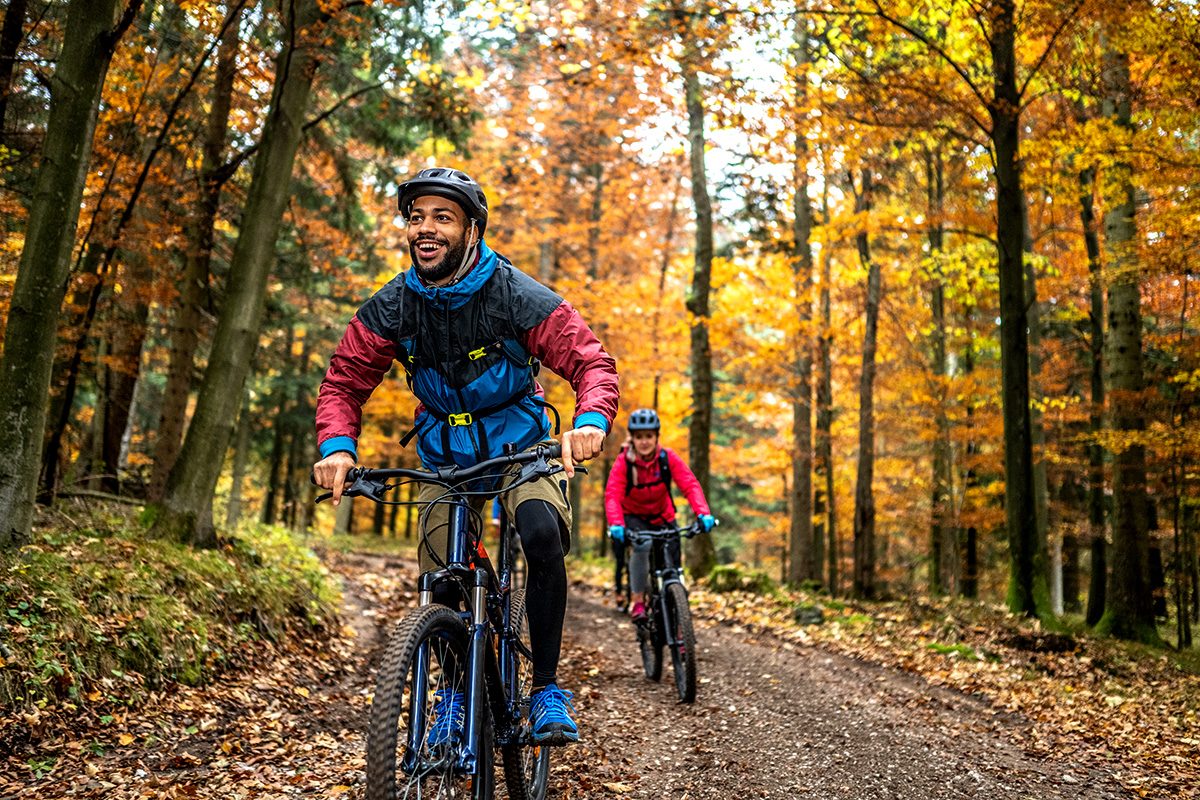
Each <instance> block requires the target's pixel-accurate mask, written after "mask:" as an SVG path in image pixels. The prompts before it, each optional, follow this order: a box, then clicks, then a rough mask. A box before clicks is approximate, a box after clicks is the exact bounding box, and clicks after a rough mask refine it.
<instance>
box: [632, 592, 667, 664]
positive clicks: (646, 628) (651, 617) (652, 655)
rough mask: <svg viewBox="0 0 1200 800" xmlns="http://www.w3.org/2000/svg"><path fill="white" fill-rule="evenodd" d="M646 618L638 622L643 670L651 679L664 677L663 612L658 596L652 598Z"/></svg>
mask: <svg viewBox="0 0 1200 800" xmlns="http://www.w3.org/2000/svg"><path fill="white" fill-rule="evenodd" d="M646 612H647V614H646V619H645V620H644V621H642V622H639V623H637V638H638V649H639V650H641V653H642V671H643V672H645V673H646V677H647V678H648V679H649V680H652V681H657V680H661V679H662V666H663V664H662V649H663V635H662V630H663V627H662V614H661V613H660V611H659V602H658V597H657V596H652V597H651V598H650V605H649V606H648V607H647V609H646Z"/></svg>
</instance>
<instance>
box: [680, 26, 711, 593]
mask: <svg viewBox="0 0 1200 800" xmlns="http://www.w3.org/2000/svg"><path fill="white" fill-rule="evenodd" d="M685 47H686V49H687V50H688V52H687V53H685V55H684V58H683V62H682V66H683V83H684V90H685V94H686V97H687V112H688V144H689V149H690V154H691V158H690V160H691V175H692V203H693V205H694V207H695V210H696V255H695V262H694V266H693V268H692V290H691V293H690V294H689V295H688V299H687V310H688V312H689V313H690V314H691V317H692V321H691V365H690V366H691V373H692V375H691V378H692V418H691V423H690V424H689V426H688V459H689V461H690V462H691V463H690V466H691V468H692V472H694V473H695V474H696V479H697V480H699V481H700V487H701V488H702V489H703V490H704V494H705V496H711V491H710V490H711V480H710V472H711V470H710V466H709V463H710V462H709V444H710V442H711V439H712V417H713V377H712V349H711V347H710V345H709V341H708V317H709V293H710V290H711V288H712V258H713V220H712V204H711V202H710V201H709V197H708V178H707V177H706V175H705V169H704V145H705V141H704V98H703V96H702V95H701V87H700V76H699V75H698V74H697V72H696V67H695V64H694V63H693V59H694V58H695V53H694V51H693V46H692V45H691V44H686V43H685ZM716 561H717V559H716V550H715V548H714V547H713V541H712V537H711V536H696V537H694V538H692V539H691V540H690V541H689V544H688V563H689V566H690V567H691V569H692V573H693V574H694V575H696V576H699V577H703V576H705V575H708V573H709V572H711V571H712V568H713V565H715V564H716Z"/></svg>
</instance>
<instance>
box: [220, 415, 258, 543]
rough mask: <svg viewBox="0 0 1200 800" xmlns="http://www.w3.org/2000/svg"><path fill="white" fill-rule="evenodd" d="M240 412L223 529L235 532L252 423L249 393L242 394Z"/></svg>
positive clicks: (240, 512) (240, 508)
mask: <svg viewBox="0 0 1200 800" xmlns="http://www.w3.org/2000/svg"><path fill="white" fill-rule="evenodd" d="M242 394H243V396H244V399H243V400H242V410H241V413H239V414H238V423H237V434H236V435H235V436H234V440H233V470H232V471H233V475H232V476H231V479H230V487H229V505H228V507H227V508H226V509H225V527H226V528H227V529H228V530H229V531H230V532H232V531H235V530H237V526H238V521H239V520H240V519H241V517H242V484H243V483H245V477H246V462H247V461H248V460H249V458H250V428H251V425H252V423H253V419H252V412H251V410H250V392H248V391H245V392H243V393H242Z"/></svg>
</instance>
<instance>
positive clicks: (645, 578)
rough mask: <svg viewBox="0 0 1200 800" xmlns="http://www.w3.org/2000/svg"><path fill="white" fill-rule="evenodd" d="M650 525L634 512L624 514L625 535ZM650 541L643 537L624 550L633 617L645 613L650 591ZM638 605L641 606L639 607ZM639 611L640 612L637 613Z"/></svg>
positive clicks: (645, 528) (642, 529)
mask: <svg viewBox="0 0 1200 800" xmlns="http://www.w3.org/2000/svg"><path fill="white" fill-rule="evenodd" d="M649 527H650V526H649V525H648V524H647V523H646V520H645V518H644V517H639V516H637V515H635V514H626V515H625V535H626V536H627V537H628V536H629V535H630V534H631V533H636V532H637V531H644V530H647V529H648V528H649ZM651 544H652V543H651V541H650V540H648V539H643V540H641V541H639V542H638V543H637V544H630V545H629V546H627V547H626V550H625V552H626V553H627V554H628V556H629V592H630V595H631V597H632V598H633V599H632V606H631V607H630V615H631V616H634V617H638V616H641V614H642V613H645V609H646V602H647V598H646V595H647V593H648V592H649V591H650V546H651ZM639 606H641V608H640V609H639ZM639 611H640V612H641V613H639Z"/></svg>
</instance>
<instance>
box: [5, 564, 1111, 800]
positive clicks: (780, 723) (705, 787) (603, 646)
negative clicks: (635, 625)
mask: <svg viewBox="0 0 1200 800" xmlns="http://www.w3.org/2000/svg"><path fill="white" fill-rule="evenodd" d="M332 565H333V567H334V568H335V569H336V570H337V571H338V572H340V573H341V574H342V575H343V576H344V577H345V580H346V598H347V601H346V602H347V609H346V611H347V613H346V615H345V621H346V626H345V627H344V628H343V629H342V631H341V632H340V633H339V634H337V635H334V636H332V637H331V638H330V640H329V641H328V642H326V646H325V647H324V648H322V649H321V650H320V651H318V650H316V649H313V650H308V651H302V652H296V653H290V654H286V655H281V656H280V657H279V658H278V659H277V660H276V661H274V662H273V663H270V664H266V665H264V666H263V668H262V669H260V670H258V671H256V672H254V673H248V674H244V675H240V676H236V677H232V678H229V679H227V680H225V681H223V682H221V683H219V684H217V685H215V686H213V687H209V688H207V689H186V688H185V689H182V690H176V691H174V692H172V693H170V694H169V695H164V696H162V697H159V698H155V699H154V700H152V701H151V702H149V703H147V704H146V705H145V706H144V707H142V708H139V709H137V710H135V711H131V712H129V713H128V714H127V715H126V716H125V717H124V718H123V719H117V720H115V721H113V722H110V723H108V724H107V725H104V726H93V727H90V728H86V729H84V730H82V731H81V732H77V733H78V734H80V735H76V736H73V737H71V738H69V739H62V740H58V741H52V742H47V743H45V744H44V745H43V746H42V747H41V748H40V749H39V750H38V751H37V752H25V753H20V754H17V755H16V756H14V757H11V758H9V759H7V760H6V761H3V762H0V798H22V800H24V799H25V798H38V800H53V799H54V798H105V799H106V800H109V799H110V798H111V799H113V800H127V799H132V798H214V799H215V798H220V800H240V799H241V798H256V799H257V798H294V797H330V798H343V797H345V798H359V797H362V795H363V785H362V781H363V772H362V770H363V755H362V753H363V737H362V731H363V730H364V729H365V726H366V718H367V710H368V707H369V701H370V693H371V687H372V683H373V680H374V671H373V670H374V664H375V662H376V661H377V660H378V654H379V648H380V644H381V631H383V630H386V628H387V627H388V626H389V625H390V623H391V622H392V621H393V620H395V619H396V618H398V617H399V615H401V614H402V613H403V612H404V610H405V609H407V608H409V607H411V605H412V604H413V602H414V598H413V594H412V592H411V590H410V587H411V586H412V585H413V583H414V581H413V575H412V571H411V569H412V568H411V566H410V565H408V564H405V563H403V562H399V561H394V560H390V559H387V558H383V557H379V556H361V555H356V556H342V557H337V558H334V559H332ZM568 613H569V619H568V623H567V631H568V633H567V642H566V647H565V652H564V659H563V663H562V671H561V672H562V684H563V685H564V687H565V688H569V689H572V690H574V691H575V692H576V693H577V705H578V710H579V714H578V717H579V720H580V723H581V729H582V733H583V737H584V741H583V742H582V743H581V744H579V745H576V746H573V747H570V748H565V749H562V750H560V751H558V752H557V753H556V761H555V767H554V778H553V787H554V792H553V796H554V797H557V798H564V799H565V798H661V797H668V796H669V797H678V798H738V800H748V798H791V797H797V796H802V797H814V798H818V797H819V798H900V799H906V798H912V800H934V799H940V798H988V799H989V800H992V799H993V798H1096V799H1097V800H1099V799H1100V798H1123V797H1127V796H1128V795H1127V794H1126V793H1125V792H1124V791H1123V790H1122V789H1120V788H1119V786H1118V784H1117V783H1116V781H1115V780H1113V779H1112V777H1111V776H1109V775H1107V773H1105V772H1104V771H1103V770H1102V769H1099V768H1092V767H1089V766H1088V765H1085V764H1080V763H1070V764H1063V763H1045V762H1043V761H1041V760H1039V759H1037V758H1035V757H1033V756H1030V755H1027V754H1026V753H1025V752H1024V751H1023V750H1022V749H1021V748H1020V747H1019V746H1018V745H1017V744H1016V742H1017V741H1019V738H1020V736H1021V730H1022V727H1021V723H1020V721H1019V720H1015V719H1012V718H1006V717H1001V716H996V715H994V714H993V713H991V712H990V711H989V709H987V708H986V707H985V706H983V705H982V704H980V703H979V702H977V701H975V700H973V699H971V698H969V697H967V696H965V695H961V694H958V693H954V692H949V691H946V690H942V689H938V688H935V687H931V686H929V685H927V684H926V683H924V682H923V681H921V680H920V679H919V678H915V677H913V676H909V675H906V674H903V673H897V672H893V671H889V670H882V669H877V668H874V667H871V666H870V665H866V664H863V663H860V662H856V661H853V660H850V659H846V658H843V657H840V656H837V655H833V654H830V653H826V652H823V651H820V650H815V649H809V648H796V647H794V646H793V645H790V644H786V643H780V642H776V641H755V640H753V639H751V638H750V637H749V635H748V634H746V633H744V632H739V631H737V630H735V629H730V628H728V627H724V626H719V625H709V624H706V623H703V622H700V623H698V625H697V638H698V641H699V651H698V654H699V674H700V676H701V685H700V687H699V697H698V699H697V702H696V704H695V705H693V706H681V705H679V704H678V703H676V702H675V697H674V688H673V684H672V683H671V679H670V666H669V665H668V666H667V667H666V669H665V672H666V674H665V676H664V682H663V683H661V684H651V683H649V682H647V681H646V680H645V678H644V677H642V675H641V668H640V660H639V659H638V657H637V653H636V649H635V646H634V641H633V635H632V631H631V629H630V627H629V625H628V623H627V622H626V621H625V620H624V619H623V618H622V617H619V616H618V615H616V614H615V613H614V611H613V610H612V609H611V608H608V607H606V606H604V605H603V604H602V602H601V600H600V598H599V597H598V596H596V595H595V594H593V593H591V592H590V591H589V590H588V589H586V587H580V586H576V587H573V588H572V595H571V603H570V610H569V612H568ZM37 765H40V766H41V767H42V768H43V769H46V768H50V771H49V773H48V774H44V775H43V776H42V777H40V778H37V779H34V777H33V776H34V772H33V768H34V767H35V766H37Z"/></svg>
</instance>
